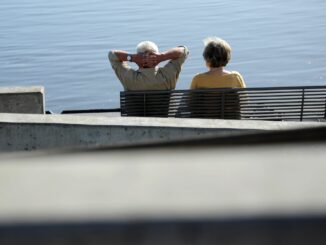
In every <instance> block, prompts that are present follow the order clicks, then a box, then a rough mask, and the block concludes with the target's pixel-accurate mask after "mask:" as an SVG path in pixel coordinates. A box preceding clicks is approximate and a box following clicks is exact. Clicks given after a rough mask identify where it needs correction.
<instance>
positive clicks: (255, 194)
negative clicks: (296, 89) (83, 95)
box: [0, 141, 326, 245]
mask: <svg viewBox="0 0 326 245" xmlns="http://www.w3.org/2000/svg"><path fill="white" fill-rule="evenodd" d="M325 148H326V142H325V141H323V142H313V143H312V142H310V143H309V142H308V141H303V142H300V143H296V144H272V145H269V144H265V145H264V144H257V145H250V146H244V145H241V146H231V147H230V146H228V147H225V146H215V145H206V146H205V147H198V146H190V147H189V146H187V147H178V148H175V147H169V146H165V147H160V148H151V149H148V148H145V147H144V148H134V149H120V150H105V151H104V150H101V151H90V152H87V151H79V152H78V151H73V152H64V153H60V152H24V153H15V154H8V155H7V154H3V155H2V156H1V164H0V183H1V184H0V193H1V196H0V198H1V202H0V244H6V245H13V244H15V245H16V244H17V245H21V244H24V245H25V244H28V245H29V244H31V245H32V244H33V245H34V244H62V245H68V244H69V245H77V244H78V245H81V244H82V245H84V244H85V245H86V244H87V245H88V244H89V245H91V244H92V245H93V244H96V245H102V244H103V245H104V244H117V245H130V244H137V245H149V244H155V245H167V244H169V245H216V244H220V245H230V244H232V245H272V244H273V245H274V244H282V245H284V244H286V245H306V244H314V245H315V244H318V245H322V244H326V233H325V227H326V195H325V194H323V193H325V185H326V179H325V172H326V164H325V159H326V151H325Z"/></svg>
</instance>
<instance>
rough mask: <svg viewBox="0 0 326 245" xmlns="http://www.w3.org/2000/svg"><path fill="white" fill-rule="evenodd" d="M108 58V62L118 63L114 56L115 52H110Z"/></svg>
mask: <svg viewBox="0 0 326 245" xmlns="http://www.w3.org/2000/svg"><path fill="white" fill-rule="evenodd" d="M108 58H109V60H110V61H118V60H119V59H118V57H117V56H116V54H115V50H110V51H109V53H108Z"/></svg>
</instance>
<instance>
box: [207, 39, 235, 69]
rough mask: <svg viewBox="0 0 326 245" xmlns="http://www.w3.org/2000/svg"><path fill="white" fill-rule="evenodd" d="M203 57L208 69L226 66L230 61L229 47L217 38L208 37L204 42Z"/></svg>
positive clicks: (225, 42)
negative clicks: (208, 66)
mask: <svg viewBox="0 0 326 245" xmlns="http://www.w3.org/2000/svg"><path fill="white" fill-rule="evenodd" d="M204 44H205V49H204V52H203V56H204V59H205V61H206V62H208V63H209V65H210V67H221V66H226V65H227V64H228V63H229V61H230V59H231V46H230V44H228V43H227V41H225V40H223V39H221V38H218V37H208V38H206V39H205V40H204Z"/></svg>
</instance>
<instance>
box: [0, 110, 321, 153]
mask: <svg viewBox="0 0 326 245" xmlns="http://www.w3.org/2000/svg"><path fill="white" fill-rule="evenodd" d="M323 125H325V123H319V122H318V123H307V122H267V121H264V122H262V121H237V120H208V119H175V118H136V117H135V118H121V117H91V116H76V115H23V114H6V113H3V114H0V151H2V152H5V151H24V150H27V151H28V150H40V149H56V148H76V147H94V146H96V147H99V146H100V147H105V146H119V145H132V144H139V143H155V142H169V141H174V140H183V139H192V138H201V137H208V136H211V137H214V136H221V137H226V136H232V135H239V134H250V133H255V132H260V131H271V130H285V129H294V128H305V127H320V126H323Z"/></svg>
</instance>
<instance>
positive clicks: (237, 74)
mask: <svg viewBox="0 0 326 245" xmlns="http://www.w3.org/2000/svg"><path fill="white" fill-rule="evenodd" d="M229 74H230V75H232V76H235V77H241V78H242V75H241V74H240V72H238V71H230V73H229Z"/></svg>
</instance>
